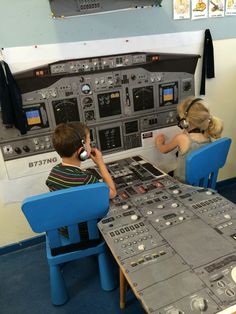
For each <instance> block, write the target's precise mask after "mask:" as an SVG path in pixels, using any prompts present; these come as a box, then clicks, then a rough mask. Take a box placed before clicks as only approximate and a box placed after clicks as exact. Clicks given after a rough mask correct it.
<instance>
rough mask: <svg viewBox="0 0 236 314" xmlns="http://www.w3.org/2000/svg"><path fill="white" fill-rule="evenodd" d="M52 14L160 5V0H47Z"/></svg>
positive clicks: (84, 12) (61, 14)
mask: <svg viewBox="0 0 236 314" xmlns="http://www.w3.org/2000/svg"><path fill="white" fill-rule="evenodd" d="M49 2H50V6H51V10H52V13H53V15H54V16H56V17H64V16H75V15H85V14H91V13H101V12H106V11H114V10H122V9H128V8H129V9H130V8H132V9H135V8H137V7H138V8H143V7H145V6H157V5H160V4H161V2H162V0H157V1H155V0H133V1H132V0H128V1H127V0H116V1H111V0H49Z"/></svg>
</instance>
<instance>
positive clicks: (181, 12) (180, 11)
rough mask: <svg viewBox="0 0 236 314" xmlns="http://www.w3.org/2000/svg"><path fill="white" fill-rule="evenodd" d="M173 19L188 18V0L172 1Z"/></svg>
mask: <svg viewBox="0 0 236 314" xmlns="http://www.w3.org/2000/svg"><path fill="white" fill-rule="evenodd" d="M173 12H174V20H181V19H189V18H190V0H174V1H173Z"/></svg>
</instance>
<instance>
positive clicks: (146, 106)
mask: <svg viewBox="0 0 236 314" xmlns="http://www.w3.org/2000/svg"><path fill="white" fill-rule="evenodd" d="M133 100H134V111H140V110H150V109H153V108H154V96H153V86H145V87H139V88H134V89H133Z"/></svg>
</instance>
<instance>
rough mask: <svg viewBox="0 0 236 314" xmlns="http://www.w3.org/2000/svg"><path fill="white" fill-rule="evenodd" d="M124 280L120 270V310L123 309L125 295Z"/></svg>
mask: <svg viewBox="0 0 236 314" xmlns="http://www.w3.org/2000/svg"><path fill="white" fill-rule="evenodd" d="M126 284H127V283H126V279H125V276H124V274H123V271H122V270H121V269H120V308H121V310H123V309H124V308H125V294H126Z"/></svg>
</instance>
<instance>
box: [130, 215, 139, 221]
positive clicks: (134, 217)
mask: <svg viewBox="0 0 236 314" xmlns="http://www.w3.org/2000/svg"><path fill="white" fill-rule="evenodd" d="M130 218H131V219H132V220H137V219H138V216H137V215H132V216H131V217H130Z"/></svg>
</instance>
